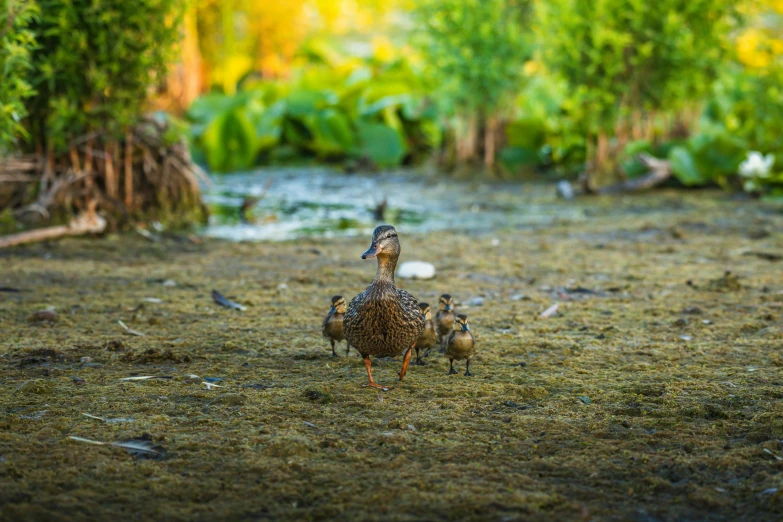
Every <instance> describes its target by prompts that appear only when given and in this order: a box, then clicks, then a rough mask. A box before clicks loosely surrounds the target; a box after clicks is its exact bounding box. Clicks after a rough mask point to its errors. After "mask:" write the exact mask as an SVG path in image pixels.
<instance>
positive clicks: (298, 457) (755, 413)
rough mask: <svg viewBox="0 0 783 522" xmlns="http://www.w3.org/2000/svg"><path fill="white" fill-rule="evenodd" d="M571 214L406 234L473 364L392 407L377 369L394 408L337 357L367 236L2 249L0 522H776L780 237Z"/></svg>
mask: <svg viewBox="0 0 783 522" xmlns="http://www.w3.org/2000/svg"><path fill="white" fill-rule="evenodd" d="M563 204H564V205H580V206H582V207H583V209H584V216H586V219H583V220H574V221H568V220H560V221H555V222H554V223H553V224H550V225H547V226H543V225H542V226H536V227H530V228H525V229H518V230H497V231H494V232H491V233H481V234H479V233H472V232H461V231H459V230H455V231H452V232H439V233H437V234H433V235H411V234H406V233H405V230H404V228H402V227H401V228H400V237H401V241H402V247H403V256H402V257H403V259H402V260H403V261H404V260H411V259H421V260H425V261H430V262H433V263H434V264H435V265H436V266H437V269H438V274H437V278H436V279H435V280H432V281H414V282H410V281H405V282H400V286H403V287H404V288H406V289H407V290H409V291H411V292H412V293H413V294H414V295H416V296H417V297H418V298H419V300H420V301H422V300H423V301H429V302H430V303H435V302H437V296H438V295H439V294H440V293H442V292H450V293H452V294H453V295H454V296H455V298H456V301H457V303H458V308H459V310H460V311H462V312H464V313H467V314H468V316H469V317H470V323H471V325H472V328H473V330H474V333H475V335H476V337H477V355H476V358H475V360H474V364H472V365H471V370H472V371H473V373H474V374H475V376H474V377H472V378H470V377H464V376H463V375H462V372H460V374H458V375H452V376H447V375H446V371H447V369H448V361H446V360H445V359H443V357H442V356H440V355H437V354H435V355H431V356H430V357H429V358H428V359H427V365H426V366H412V367H411V369H410V371H409V372H408V375H407V377H406V378H405V380H404V381H403V382H401V383H400V382H397V381H396V372H397V370H398V369H399V366H400V363H401V359H400V358H396V359H387V360H377V361H375V363H374V368H375V370H376V373H375V375H376V379H377V380H378V381H379V382H381V383H383V384H387V385H392V386H393V389H392V390H391V391H389V392H387V393H380V392H379V391H377V390H371V389H368V388H364V387H363V384H364V383H365V382H366V375H365V372H364V367H363V365H362V363H361V359H360V358H359V357H358V356H357V355H356V353H355V352H354V353H352V354H351V355H350V356H348V357H346V356H344V345H342V346H343V350H340V353H341V357H339V358H336V359H334V358H332V357H331V356H330V350H329V348H328V343H327V342H326V341H325V340H323V339H322V338H321V329H320V324H321V320H322V317H323V315H324V314H325V313H326V311H327V310H328V305H329V298H330V297H331V296H332V295H333V294H338V293H341V294H343V295H346V296H348V297H351V296H353V295H355V294H356V293H357V292H359V291H361V290H362V289H363V288H364V287H365V286H366V285H367V284H368V282H369V281H370V280H371V278H372V276H373V275H374V270H375V266H374V263H373V262H372V261H364V262H363V261H361V259H360V258H359V256H360V254H361V253H362V252H363V251H364V250H365V249H366V248H367V246H369V238H368V237H365V236H361V237H357V238H353V239H335V240H326V239H313V240H297V241H292V242H282V243H256V244H250V243H245V244H243V243H239V244H237V243H225V242H220V241H207V242H205V243H203V244H193V243H191V242H188V241H184V240H176V239H171V238H169V239H164V240H163V241H161V242H158V243H152V242H149V241H148V240H147V239H144V238H142V237H140V236H137V235H127V236H113V237H107V238H104V239H100V240H90V239H70V240H66V241H62V242H59V243H51V244H39V245H33V246H28V247H24V248H17V249H13V250H6V251H0V287H3V288H2V290H1V291H0V319H1V321H0V329H1V330H0V331H1V332H2V333H1V334H0V519H2V520H14V521H20V520H54V521H57V520H80V521H81V520H155V519H158V520H163V519H165V520H174V521H178V520H183V521H184V520H187V521H192V520H204V521H206V520H209V521H214V520H329V519H338V518H339V519H343V520H633V521H640V522H647V521H650V522H651V521H657V520H660V521H665V520H673V521H674V520H677V521H680V520H682V521H685V520H753V521H764V520H780V519H781V517H783V440H781V439H783V418H782V417H781V415H783V400H782V399H783V352H782V351H781V350H782V349H783V336H782V327H783V318H782V317H781V314H782V313H783V277H782V276H781V267H783V261H781V260H780V259H781V257H780V256H781V254H783V232H781V231H782V230H783V212H781V210H780V209H779V208H775V207H769V206H765V205H763V204H761V203H758V202H754V201H734V200H730V199H728V198H727V197H726V196H724V195H721V194H717V193H709V192H705V193H697V194H690V195H687V196H682V195H678V194H674V193H662V194H661V193H659V194H655V195H648V196H638V197H634V198H626V199H595V200H586V201H585V202H579V203H563ZM727 270H728V271H730V273H729V274H726V271H727ZM213 289H216V290H219V291H220V292H222V293H223V294H224V295H226V296H227V297H228V298H229V299H232V300H234V301H237V302H239V303H241V304H242V305H245V306H246V307H247V309H246V310H245V311H243V312H240V311H236V310H230V309H226V308H221V307H219V306H217V305H216V304H215V303H214V302H213V301H212V299H211V297H210V292H211V291H212V290H213ZM16 290H18V291H16ZM478 297H481V298H483V304H481V305H480V306H479V305H478V300H475V298H478ZM158 300H159V301H158ZM471 303H472V304H471ZM553 303H559V311H558V313H557V314H556V315H554V316H552V317H549V318H540V317H538V316H539V314H540V313H541V312H542V311H543V310H545V309H547V308H549V307H550V306H551V305H552V304H553ZM47 307H54V309H55V312H56V314H57V318H56V321H53V322H52V321H47V320H45V319H46V318H47V317H48V316H49V315H50V314H39V315H38V316H35V315H34V314H35V312H37V311H40V310H43V309H45V308H47ZM120 321H122V322H123V323H124V324H125V325H126V326H127V328H129V329H131V330H134V331H136V332H138V333H143V334H144V336H137V335H131V334H129V333H128V332H127V331H126V330H125V329H124V328H123V327H122V326H121V325H120V324H119V322H120ZM460 369H464V366H460ZM131 376H161V377H170V378H165V379H154V380H138V381H121V380H120V379H122V378H125V377H131ZM192 376H197V377H192ZM205 378H208V380H209V381H212V382H213V383H216V384H217V385H218V386H220V387H211V389H209V388H208V387H207V385H205V384H204V382H205ZM216 379H223V380H216ZM85 414H90V415H92V416H95V417H100V418H101V419H103V420H101V419H96V418H93V417H88V416H86V415H85ZM70 436H77V437H83V438H88V439H92V440H97V441H103V442H115V441H122V440H127V439H132V438H138V437H146V438H151V441H152V442H153V443H155V444H157V445H160V446H162V447H163V448H165V450H166V454H165V455H164V456H163V457H162V458H159V459H144V458H138V457H135V456H133V455H131V454H129V453H128V452H126V451H125V450H124V449H122V448H120V447H114V446H98V445H92V444H88V443H85V442H79V441H75V440H72V439H70V438H69V437H70Z"/></svg>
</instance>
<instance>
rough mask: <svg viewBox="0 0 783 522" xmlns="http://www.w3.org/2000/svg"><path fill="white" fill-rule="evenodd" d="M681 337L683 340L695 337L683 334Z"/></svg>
mask: <svg viewBox="0 0 783 522" xmlns="http://www.w3.org/2000/svg"><path fill="white" fill-rule="evenodd" d="M680 339H682V340H683V341H690V340H691V339H693V337H691V336H690V335H681V336H680Z"/></svg>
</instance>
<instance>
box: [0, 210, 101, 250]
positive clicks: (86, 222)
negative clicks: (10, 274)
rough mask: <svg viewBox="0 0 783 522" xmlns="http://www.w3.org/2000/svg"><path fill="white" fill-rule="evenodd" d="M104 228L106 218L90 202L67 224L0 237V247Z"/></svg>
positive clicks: (95, 232) (77, 234) (90, 232)
mask: <svg viewBox="0 0 783 522" xmlns="http://www.w3.org/2000/svg"><path fill="white" fill-rule="evenodd" d="M105 228H106V220H105V219H104V218H103V217H101V216H99V215H98V214H97V213H96V212H95V203H94V202H90V206H89V207H88V208H87V210H86V211H85V212H82V213H81V214H79V215H78V216H76V217H75V218H73V219H72V220H71V222H70V223H68V224H67V225H60V226H56V227H47V228H40V229H37V230H29V231H27V232H20V233H19V234H11V235H10V236H5V237H2V238H0V248H8V247H12V246H16V245H22V244H25V243H35V242H38V241H46V240H47V239H58V238H61V237H65V236H80V235H83V234H100V233H101V232H103V231H104V229H105Z"/></svg>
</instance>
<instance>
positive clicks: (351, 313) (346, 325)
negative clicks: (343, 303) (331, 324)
mask: <svg viewBox="0 0 783 522" xmlns="http://www.w3.org/2000/svg"><path fill="white" fill-rule="evenodd" d="M366 293H367V290H365V291H364V292H362V293H361V294H358V295H356V296H354V298H353V299H351V302H350V303H348V309H347V310H346V311H345V315H343V329H346V330H350V329H351V325H352V324H353V321H354V319H356V314H357V313H358V310H359V308H361V306H362V304H363V303H364V300H365V298H366V297H365V294H366Z"/></svg>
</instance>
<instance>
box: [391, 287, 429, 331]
mask: <svg viewBox="0 0 783 522" xmlns="http://www.w3.org/2000/svg"><path fill="white" fill-rule="evenodd" d="M397 295H398V296H399V298H400V305H402V308H403V310H405V312H406V313H407V314H408V315H410V316H411V317H415V320H416V322H418V323H419V324H420V325H421V329H420V330H419V334H421V332H422V331H424V327H425V326H426V325H427V320H426V319H425V318H424V314H422V313H421V309H420V308H419V302H418V301H417V300H416V298H415V297H413V296H412V295H411V294H409V293H408V292H406V291H405V290H400V289H399V288H398V289H397Z"/></svg>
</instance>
